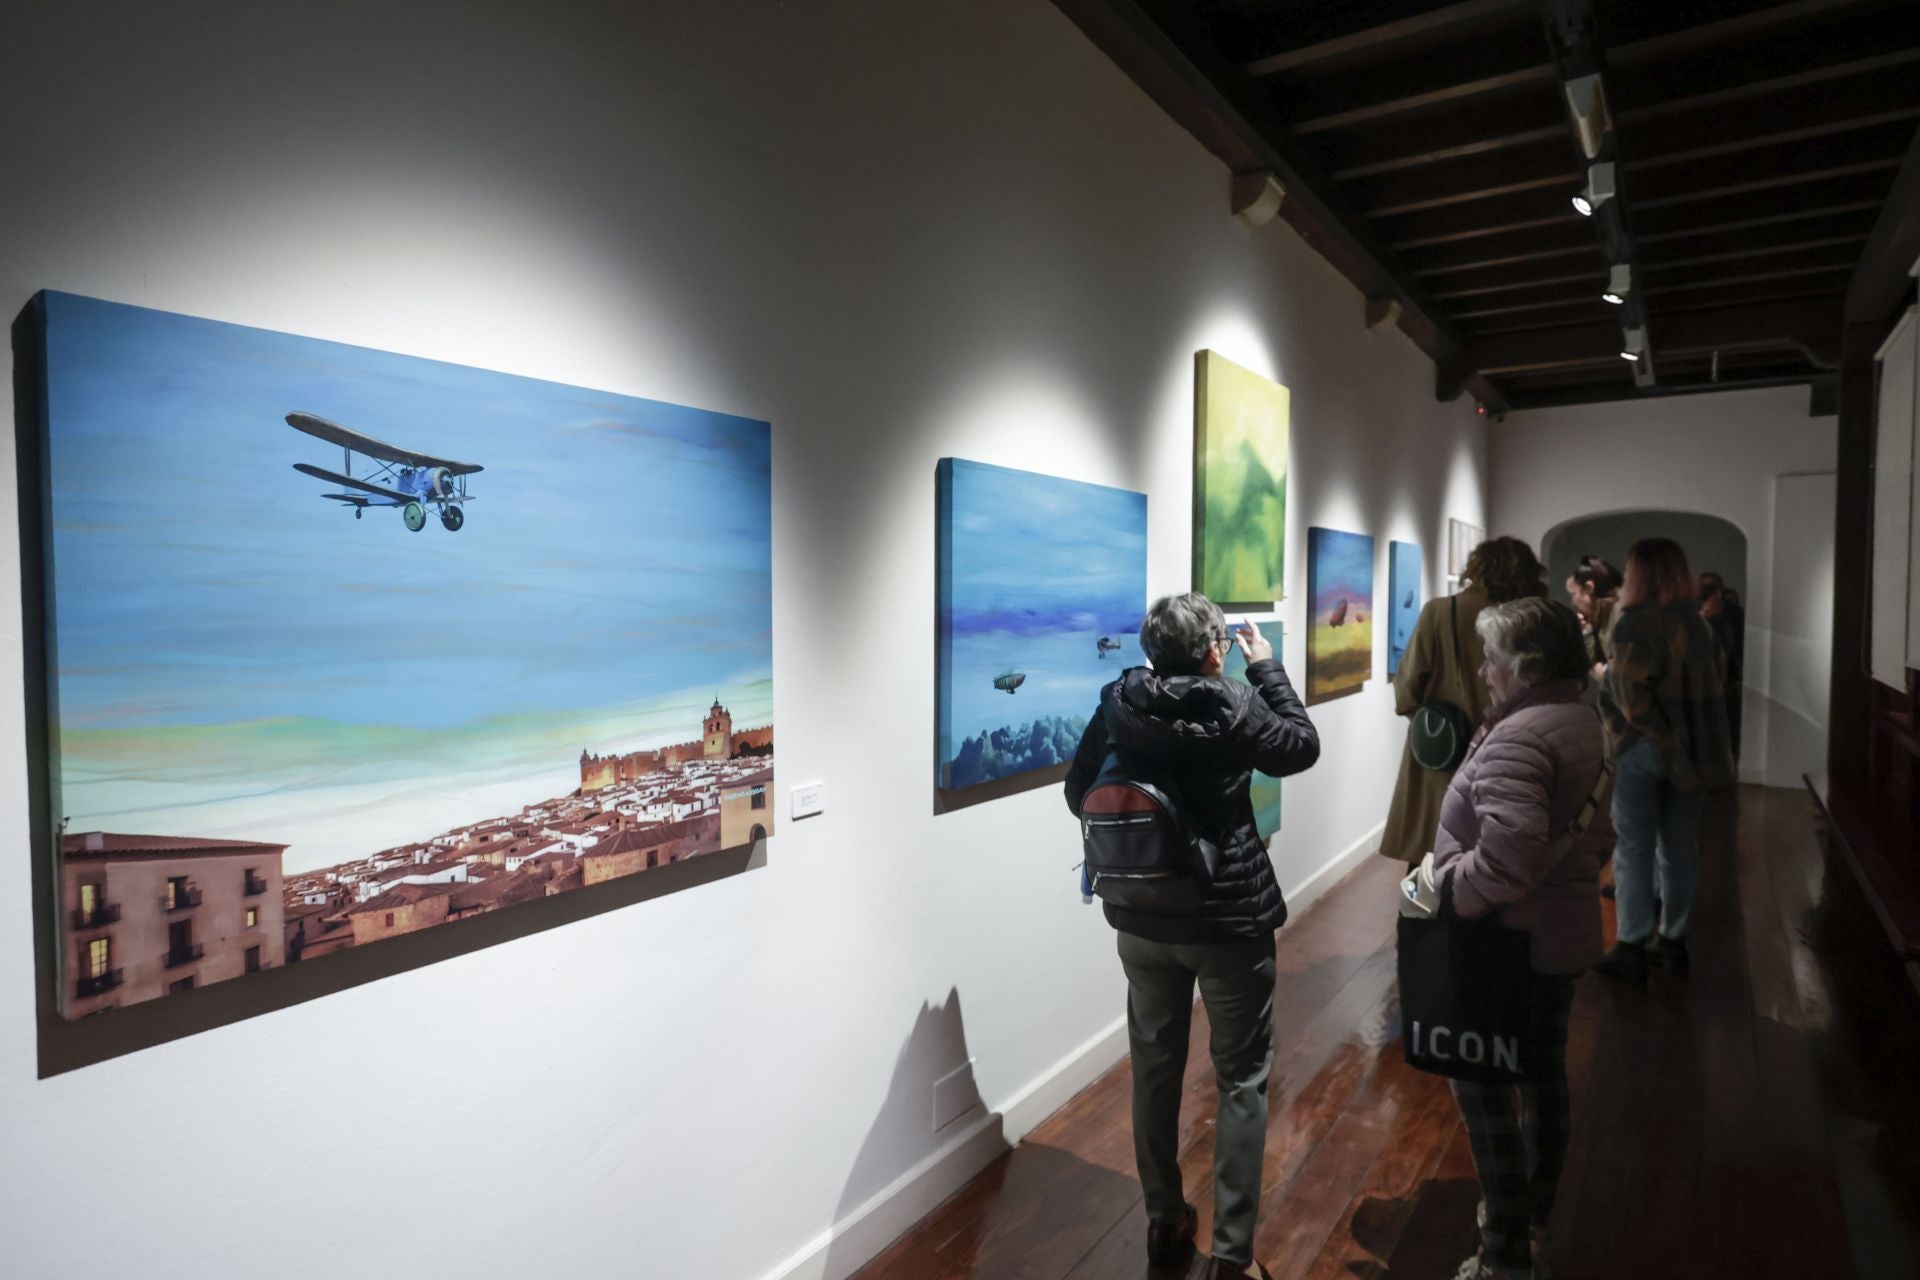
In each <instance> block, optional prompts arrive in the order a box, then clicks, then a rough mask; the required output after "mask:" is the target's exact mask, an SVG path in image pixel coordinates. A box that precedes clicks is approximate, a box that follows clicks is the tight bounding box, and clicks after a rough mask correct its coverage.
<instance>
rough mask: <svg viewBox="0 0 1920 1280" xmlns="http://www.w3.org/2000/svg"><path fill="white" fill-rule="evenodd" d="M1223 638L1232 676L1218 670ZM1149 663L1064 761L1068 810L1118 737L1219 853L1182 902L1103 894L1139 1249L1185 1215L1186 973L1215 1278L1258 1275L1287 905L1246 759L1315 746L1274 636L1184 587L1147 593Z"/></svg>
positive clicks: (1183, 1222) (1162, 1251)
mask: <svg viewBox="0 0 1920 1280" xmlns="http://www.w3.org/2000/svg"><path fill="white" fill-rule="evenodd" d="M1236 642H1237V643H1238V644H1239V645H1240V648H1241V650H1242V652H1244V653H1245V654H1246V658H1247V683H1245V684H1242V683H1240V682H1239V681H1237V680H1229V679H1228V678H1227V677H1226V676H1225V675H1223V674H1222V669H1223V667H1224V665H1225V662H1226V658H1227V654H1228V652H1229V651H1230V649H1231V647H1232V645H1233V644H1234V643H1236ZM1140 647H1141V649H1142V650H1144V651H1145V653H1146V655H1147V659H1148V661H1150V662H1151V663H1152V664H1153V665H1152V666H1151V667H1133V668H1130V669H1128V670H1127V671H1125V672H1123V673H1122V674H1121V676H1120V678H1119V679H1118V680H1115V681H1114V682H1113V683H1112V684H1109V685H1108V686H1107V687H1106V688H1105V689H1103V690H1101V692H1100V706H1099V709H1098V710H1096V711H1095V712H1094V714H1093V719H1092V720H1091V721H1090V722H1089V723H1088V725H1087V731H1086V734H1085V736H1084V737H1082V738H1081V739H1080V748H1079V750H1078V751H1077V752H1075V753H1074V758H1073V765H1072V767H1071V768H1070V769H1069V770H1068V772H1067V807H1068V808H1070V809H1072V810H1073V812H1074V816H1076V817H1078V816H1079V815H1080V811H1081V801H1082V799H1083V798H1084V797H1085V795H1086V793H1087V790H1088V788H1089V787H1090V786H1092V784H1093V782H1094V779H1095V778H1096V777H1098V776H1099V774H1100V770H1101V766H1102V763H1103V761H1105V759H1106V757H1107V755H1108V753H1109V751H1111V750H1113V749H1115V748H1120V749H1122V750H1125V751H1127V752H1130V753H1132V755H1133V756H1134V757H1135V758H1137V759H1140V760H1142V761H1145V762H1147V763H1148V764H1149V765H1150V766H1151V767H1152V768H1153V769H1154V770H1155V771H1156V772H1157V773H1159V774H1162V775H1164V777H1165V778H1166V779H1167V780H1168V781H1169V782H1171V783H1173V784H1174V787H1175V790H1176V791H1177V793H1178V795H1179V796H1180V798H1181V805H1182V808H1183V809H1184V811H1185V816H1186V818H1187V820H1188V821H1189V822H1190V823H1191V824H1192V825H1193V826H1194V828H1196V829H1197V831H1198V833H1199V834H1200V835H1202V836H1204V837H1205V838H1206V839H1208V840H1210V841H1212V842H1213V843H1214V844H1215V845H1216V846H1217V847H1218V848H1219V850H1220V853H1221V859H1222V861H1221V866H1220V869H1219V871H1218V872H1217V873H1216V874H1215V875H1214V877H1213V879H1212V883H1211V885H1210V886H1209V887H1208V889H1207V891H1206V894H1205V896H1204V898H1203V899H1202V901H1201V904H1200V907H1199V910H1198V912H1197V913H1194V914H1189V915H1180V916H1173V915H1157V914H1150V913H1148V912H1144V911H1139V910H1131V909H1128V908H1124V907H1120V906H1116V905H1114V904H1113V903H1107V904H1106V913H1107V922H1108V923H1109V924H1111V925H1112V926H1113V927H1114V928H1115V929H1117V930H1119V935H1120V936H1119V948H1120V963H1121V965H1122V967H1123V968H1124V969H1125V970H1126V974H1127V1035H1128V1041H1129V1045H1130V1047H1131V1051H1132V1058H1133V1141H1134V1156H1135V1160H1136V1162H1137V1164H1138V1165H1139V1169H1140V1183H1141V1186H1142V1188H1143V1190H1144V1191H1145V1193H1146V1204H1147V1258H1148V1261H1149V1263H1150V1264H1151V1265H1153V1266H1156V1267H1164V1266H1169V1265H1171V1264H1173V1263H1175V1262H1177V1261H1179V1259H1180V1257H1181V1256H1182V1255H1183V1254H1184V1253H1185V1251H1186V1250H1187V1248H1188V1247H1189V1245H1190V1243H1191V1241H1192V1239H1193V1234H1194V1231H1195V1229H1196V1226H1197V1218H1196V1215H1195V1213H1194V1209H1193V1206H1192V1205H1191V1204H1189V1203H1187V1200H1186V1197H1185V1194H1184V1192H1183V1191H1182V1189H1181V1185H1180V1161H1179V1155H1180V1153H1179V1142H1178V1135H1179V1128H1180V1094H1181V1080H1182V1078H1183V1077H1184V1075H1185V1073H1186V1066H1187V1033H1188V1027H1189V1023H1190V1021H1191V1019H1192V1015H1193V990H1194V985H1195V983H1196V982H1197V983H1198V984H1199V988H1200V996H1201V998H1202V999H1203V1000H1205V1001H1206V1004H1207V1020H1208V1022H1209V1023H1210V1024H1211V1027H1212V1038H1211V1050H1212V1056H1213V1067H1214V1074H1215V1076H1216V1077H1217V1083H1218V1086H1219V1091H1220V1107H1219V1120H1218V1124H1217V1127H1216V1130H1215V1135H1214V1159H1213V1176H1214V1217H1213V1261H1212V1264H1211V1267H1212V1269H1211V1270H1210V1272H1209V1273H1208V1274H1209V1275H1210V1276H1212V1277H1217V1278H1220V1280H1227V1278H1230V1277H1232V1278H1237V1277H1241V1276H1259V1277H1266V1275H1267V1271H1266V1268H1265V1267H1263V1266H1261V1265H1260V1264H1258V1263H1257V1262H1255V1261H1254V1259H1253V1228H1254V1221H1255V1218H1256V1216H1257V1214H1258V1211H1259V1205H1260V1171H1261V1155H1262V1151H1263V1149H1264V1147H1265V1145H1266V1132H1267V1076H1268V1074H1269V1073H1270V1072H1271V1071H1272V1068H1273V982H1274V949H1273V934H1274V930H1276V929H1278V928H1279V927H1280V925H1281V924H1282V923H1284V922H1285V920H1286V918H1287V905H1286V902H1285V901H1284V900H1283V899H1282V897H1281V895H1280V885H1279V882H1278V881H1277V880H1275V879H1274V875H1273V863H1272V862H1271V861H1270V860H1269V859H1268V857H1267V849H1266V845H1265V843H1264V842H1263V841H1262V840H1261V839H1260V832H1259V828H1258V827H1257V826H1256V825H1255V821H1254V814H1253V802H1252V800H1251V799H1250V797H1249V795H1248V792H1247V783H1248V778H1249V775H1250V773H1251V771H1252V770H1255V769H1258V770H1260V771H1261V772H1262V773H1266V774H1270V775H1272V776H1273V777H1276V778H1278V777H1283V776H1285V775H1287V774H1293V773H1299V772H1301V771H1302V770H1304V769H1307V768H1309V767H1311V766H1312V765H1313V763H1314V761H1316V760H1318V759H1319V758H1320V738H1319V735H1318V734H1316V733H1315V732H1314V728H1313V722H1312V721H1310V720H1308V719H1307V713H1306V711H1305V709H1304V708H1303V707H1302V706H1301V705H1300V699H1299V697H1298V696H1297V695H1296V694H1295V693H1294V691H1293V685H1292V684H1291V683H1290V682H1289V681H1288V679H1287V674H1286V672H1285V671H1283V670H1282V669H1281V667H1280V664H1279V663H1278V662H1277V661H1275V660H1274V656H1273V646H1272V645H1271V644H1270V643H1268V642H1267V641H1266V640H1265V639H1264V638H1263V637H1262V636H1261V635H1260V628H1259V627H1257V626H1255V625H1253V624H1252V623H1248V624H1247V625H1246V627H1245V628H1243V629H1242V630H1240V631H1239V632H1237V633H1235V634H1233V635H1229V633H1228V631H1227V624H1226V618H1225V617H1224V616H1223V615H1222V614H1221V612H1220V607H1219V606H1218V605H1216V604H1214V602H1213V601H1211V600H1209V599H1207V598H1206V597H1205V596H1203V595H1201V594H1199V593H1198V592H1189V593H1188V594H1186V595H1179V596H1167V597H1164V598H1162V599H1160V600H1158V601H1155V602H1154V605H1153V607H1152V608H1151V609H1149V610H1148V611H1147V617H1146V621H1145V622H1143V623H1142V624H1141V626H1140Z"/></svg>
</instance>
